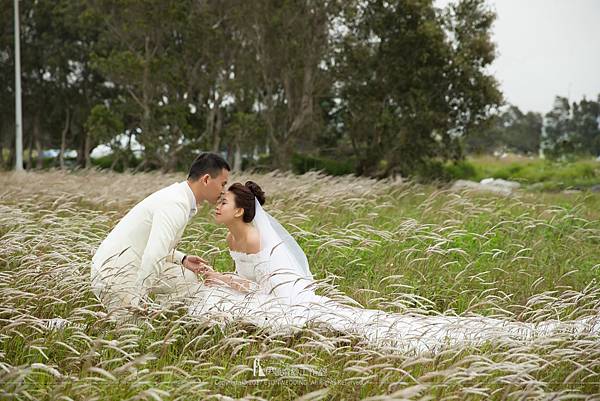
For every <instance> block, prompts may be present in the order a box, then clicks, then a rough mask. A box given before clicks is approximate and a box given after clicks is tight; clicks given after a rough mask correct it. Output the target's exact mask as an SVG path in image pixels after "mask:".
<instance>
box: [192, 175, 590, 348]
mask: <svg viewBox="0 0 600 401" xmlns="http://www.w3.org/2000/svg"><path fill="white" fill-rule="evenodd" d="M264 203H265V194H264V192H263V191H262V189H261V188H260V187H259V186H258V185H257V184H256V183H254V182H252V181H248V182H246V183H245V185H242V184H241V183H234V184H232V185H231V186H230V187H229V188H228V190H227V192H226V193H225V194H224V196H223V198H222V200H221V202H220V203H218V204H217V207H216V210H215V220H216V222H217V224H222V225H225V226H227V228H228V231H229V232H228V234H227V244H228V246H229V253H230V255H231V257H232V259H233V260H234V262H235V274H223V273H219V272H216V271H214V270H212V269H211V268H207V269H206V270H205V271H204V272H203V273H202V274H203V275H204V286H202V287H201V288H200V289H199V290H198V292H197V294H196V295H195V297H194V298H193V299H192V303H191V305H190V306H189V313H190V314H192V315H195V316H204V317H208V318H210V319H215V317H216V316H222V317H224V318H225V319H226V320H227V319H239V320H245V321H248V322H251V323H253V324H256V325H258V326H260V327H266V328H268V329H269V330H274V331H276V330H283V331H288V332H289V331H290V330H292V331H293V330H297V329H301V328H302V327H303V326H304V325H305V324H307V323H315V324H321V325H325V326H326V327H329V328H331V329H334V330H338V331H341V332H346V333H354V334H358V335H359V336H361V337H362V338H364V339H365V340H366V341H368V342H369V343H371V344H374V345H379V346H386V347H393V348H394V349H397V350H401V351H404V352H406V351H411V350H412V351H415V352H422V351H434V350H436V349H439V348H441V347H443V346H444V345H456V344H461V343H462V344H465V343H469V344H477V343H481V342H484V341H487V340H492V339H493V340H496V341H498V340H504V341H508V342H511V341H523V340H527V339H532V338H534V337H536V336H541V335H550V334H553V333H557V332H560V331H563V332H576V333H580V332H590V331H591V332H593V333H594V334H597V333H598V332H600V322H596V320H595V319H596V318H594V317H591V318H584V319H578V320H575V321H557V320H549V321H544V322H541V323H537V324H533V323H523V322H517V321H509V320H503V319H496V318H490V317H484V316H468V317H467V316H426V315H417V314H411V315H408V314H399V313H388V312H385V311H382V310H377V309H364V308H362V307H360V306H351V305H347V304H346V302H352V300H351V299H349V298H344V297H341V299H334V298H332V297H327V296H322V295H317V294H316V293H315V288H316V282H315V280H314V279H313V276H312V274H311V272H310V269H309V265H308V261H307V259H306V256H305V254H304V252H303V251H302V249H301V248H300V247H299V245H298V243H297V242H296V241H295V240H294V238H293V237H292V236H291V235H290V234H289V233H288V232H287V231H286V230H285V228H283V227H282V226H281V224H279V223H278V222H277V220H276V219H275V218H273V217H272V216H271V215H270V214H269V213H267V212H266V211H265V210H264V209H263V208H262V205H263V204H264ZM354 303H355V304H357V303H356V302H354Z"/></svg>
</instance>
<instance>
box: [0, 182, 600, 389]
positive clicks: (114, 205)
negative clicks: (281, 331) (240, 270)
mask: <svg viewBox="0 0 600 401" xmlns="http://www.w3.org/2000/svg"><path fill="white" fill-rule="evenodd" d="M248 178H252V179H253V180H255V181H257V182H258V183H259V184H261V186H263V188H264V189H265V192H266V193H267V196H268V200H267V203H266V205H265V208H266V209H267V210H268V211H269V212H271V213H272V214H273V215H274V216H275V217H277V218H278V219H279V220H280V221H281V222H282V223H283V224H284V225H286V226H287V227H288V228H289V229H290V231H291V232H293V233H294V235H295V236H296V237H297V238H298V241H299V242H300V244H301V246H302V247H303V248H304V250H305V251H306V253H307V256H308V258H309V261H310V263H311V270H312V271H313V273H314V275H315V277H316V278H317V279H319V280H322V281H324V282H325V283H328V284H329V285H330V286H333V287H334V289H336V290H337V291H340V292H342V293H344V294H346V295H348V296H350V297H352V298H353V299H355V300H356V301H358V302H360V303H361V304H362V305H363V306H365V307H368V308H381V309H384V310H386V311H389V312H399V313H413V312H418V313H421V314H428V315H437V314H440V313H446V314H460V315H468V314H471V313H476V314H482V315H487V316H495V317H503V318H506V319H511V320H515V321H523V322H539V321H542V320H547V319H574V318H578V317H583V316H590V315H592V314H598V313H599V311H600V286H599V285H598V278H599V273H600V272H599V269H600V246H599V245H600V196H598V195H595V194H590V193H582V194H581V195H562V194H555V193H549V194H545V193H541V194H540V193H528V192H519V193H518V194H517V195H516V196H514V197H511V198H504V197H498V198H497V197H493V196H491V195H483V194H476V193H469V192H463V193H451V192H449V191H446V190H443V189H442V190H440V189H437V188H435V187H432V186H424V185H418V184H415V183H410V182H408V183H399V182H392V181H374V180H369V179H365V178H354V177H350V176H342V177H335V178H334V177H328V176H322V175H319V174H316V173H308V174H304V175H302V176H293V175H288V174H281V173H277V172H274V173H271V174H265V175H253V176H251V177H250V176H248V175H235V176H233V177H232V180H231V181H232V182H233V181H236V180H239V181H243V180H245V179H248ZM182 179H183V177H182V176H181V175H161V174H158V173H149V174H135V175H131V174H115V173H110V172H94V171H80V172H75V173H71V174H65V173H60V172H55V171H52V172H44V173H25V174H13V173H4V174H1V175H0V188H1V189H0V299H1V300H2V301H1V302H0V383H1V388H0V398H6V399H115V400H121V399H148V400H159V399H185V400H187V399H203V398H206V399H229V398H228V397H231V398H234V399H235V398H243V397H245V398H246V399H294V398H302V399H370V400H380V399H448V400H449V399H457V398H459V399H460V398H465V399H488V398H492V399H567V398H576V397H581V398H587V399H600V397H598V394H599V393H600V340H599V339H598V337H597V336H592V335H587V334H585V333H582V334H577V335H570V334H568V333H561V334H557V335H555V336H551V337H543V338H538V339H535V340H532V341H530V342H525V343H517V344H508V343H506V342H501V341H497V342H493V341H490V342H487V343H485V344H482V345H477V346H473V345H470V346H469V345H465V346H450V347H447V348H445V349H443V350H442V351H440V352H437V353H433V354H427V353H425V354H416V355H415V354H409V353H406V354H403V353H391V352H389V350H386V349H382V348H377V347H373V346H370V345H369V344H367V343H366V342H365V341H363V340H362V339H361V338H360V337H357V336H354V335H352V334H349V333H341V332H333V331H330V330H327V329H324V328H321V327H316V326H314V327H313V326H308V327H306V328H305V329H304V330H303V331H301V332H299V333H295V334H292V335H275V334H273V333H270V332H268V331H265V330H262V329H259V328H257V327H255V326H252V325H250V324H247V323H244V322H233V323H231V322H224V323H223V322H222V324H221V323H220V324H215V323H219V322H218V321H216V320H212V321H206V320H203V319H199V318H195V317H191V316H188V315H187V314H186V307H185V306H184V305H181V306H180V307H176V306H174V307H172V308H170V309H160V308H158V307H157V308H154V309H151V310H150V311H149V312H148V314H147V315H144V316H140V317H139V319H138V321H137V322H135V323H126V324H117V323H115V322H114V321H113V320H112V319H110V317H109V316H107V315H106V313H105V311H104V309H103V307H102V306H101V305H100V304H98V301H97V300H96V298H95V297H94V296H93V294H92V293H91V291H90V287H89V283H88V277H89V263H90V258H91V254H92V252H93V250H94V249H95V247H96V246H98V245H99V243H100V242H101V241H102V239H103V238H104V237H105V235H106V234H107V233H108V232H109V231H110V229H111V228H112V227H113V226H114V225H115V224H116V222H117V221H118V220H119V218H120V217H122V216H123V215H124V214H125V213H126V212H127V210H128V209H129V208H130V207H132V206H133V205H134V204H135V203H136V202H138V201H139V200H141V199H143V197H144V196H146V195H148V194H150V193H151V192H153V191H155V190H157V189H159V188H161V187H163V186H166V185H168V184H170V183H172V182H175V181H179V180H182ZM179 248H180V249H182V250H184V251H187V252H193V253H196V254H199V255H202V256H204V257H206V258H208V259H210V260H211V261H212V262H213V264H214V266H215V267H216V268H217V269H218V270H221V271H231V270H232V268H233V263H232V261H231V259H230V258H229V256H228V254H227V252H226V251H225V250H226V242H225V229H224V228H222V227H219V226H216V225H215V224H214V222H213V221H212V217H211V214H210V210H209V206H208V205H205V206H204V207H203V208H202V209H201V210H199V213H198V214H197V215H196V217H195V218H194V219H193V220H192V222H191V223H190V225H189V226H188V228H187V229H186V232H185V234H184V237H183V239H182V242H181V244H180V246H179ZM57 317H60V318H63V319H66V320H67V321H69V322H70V323H71V324H70V325H68V326H66V327H63V328H51V327H49V324H48V322H49V321H50V319H52V318H57ZM255 360H258V361H259V362H258V363H257V362H255ZM258 365H260V366H261V367H262V368H263V370H264V372H265V376H257V375H255V374H254V368H255V367H256V366H258Z"/></svg>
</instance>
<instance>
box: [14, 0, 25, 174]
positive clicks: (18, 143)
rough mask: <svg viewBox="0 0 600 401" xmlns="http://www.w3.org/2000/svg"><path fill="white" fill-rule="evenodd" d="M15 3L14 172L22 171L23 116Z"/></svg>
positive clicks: (17, 17) (18, 30)
mask: <svg viewBox="0 0 600 401" xmlns="http://www.w3.org/2000/svg"><path fill="white" fill-rule="evenodd" d="M14 3H15V129H16V130H15V131H16V132H15V135H16V138H15V139H16V140H15V148H16V149H15V152H16V155H15V156H16V157H15V159H16V164H15V170H16V171H22V170H23V116H22V114H21V46H20V36H21V29H20V27H19V0H14Z"/></svg>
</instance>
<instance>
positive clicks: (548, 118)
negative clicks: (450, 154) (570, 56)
mask: <svg viewBox="0 0 600 401" xmlns="http://www.w3.org/2000/svg"><path fill="white" fill-rule="evenodd" d="M465 145H466V146H465V148H466V151H467V152H469V153H493V152H504V151H509V152H514V153H519V154H525V155H538V154H539V155H543V156H545V157H548V158H551V159H557V158H561V157H566V156H584V157H585V156H600V94H599V95H598V97H597V100H588V99H586V98H585V97H584V98H583V99H581V100H580V101H579V102H577V101H574V102H572V103H570V102H569V99H567V98H565V97H562V96H556V98H555V99H554V105H553V107H552V109H551V110H550V111H548V112H547V113H546V114H542V113H538V112H533V111H529V112H527V113H524V112H523V111H521V110H520V109H519V108H518V107H517V106H514V105H508V107H506V109H505V110H503V111H502V112H498V113H496V114H494V115H493V116H491V117H490V119H489V120H488V121H487V123H486V124H485V125H482V126H481V127H480V129H479V131H478V132H476V133H474V134H473V135H470V136H469V137H468V138H467V139H466V141H465Z"/></svg>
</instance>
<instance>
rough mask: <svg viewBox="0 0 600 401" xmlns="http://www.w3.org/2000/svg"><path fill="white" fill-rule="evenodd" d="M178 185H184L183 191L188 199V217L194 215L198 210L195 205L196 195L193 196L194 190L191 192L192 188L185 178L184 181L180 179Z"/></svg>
mask: <svg viewBox="0 0 600 401" xmlns="http://www.w3.org/2000/svg"><path fill="white" fill-rule="evenodd" d="M179 184H180V185H182V186H183V187H185V193H186V195H187V197H188V200H189V201H190V217H191V216H193V215H195V214H196V212H197V211H198V209H197V207H196V197H195V196H194V192H192V188H190V186H189V185H188V183H187V180H185V181H181V182H180V183H179Z"/></svg>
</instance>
